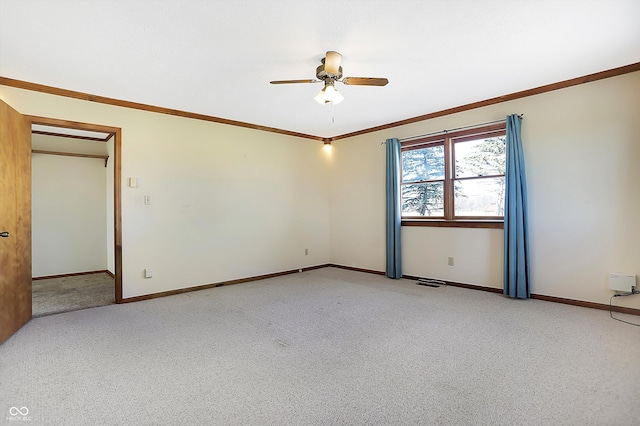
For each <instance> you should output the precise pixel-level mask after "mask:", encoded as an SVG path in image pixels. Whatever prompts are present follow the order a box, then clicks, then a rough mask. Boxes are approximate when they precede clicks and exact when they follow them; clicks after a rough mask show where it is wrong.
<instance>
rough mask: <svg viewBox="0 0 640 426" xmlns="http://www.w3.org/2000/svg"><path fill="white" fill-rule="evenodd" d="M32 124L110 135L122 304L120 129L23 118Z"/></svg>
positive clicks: (118, 292) (118, 300)
mask: <svg viewBox="0 0 640 426" xmlns="http://www.w3.org/2000/svg"><path fill="white" fill-rule="evenodd" d="M24 117H25V118H26V119H27V120H28V121H30V122H31V126H33V125H34V124H41V125H46V126H53V127H62V128H67V129H77V130H89V131H94V132H102V133H109V134H112V135H113V137H114V142H113V157H114V159H113V198H114V200H113V208H114V212H113V221H114V224H113V226H114V232H113V235H114V246H113V247H114V265H115V274H114V275H115V280H114V281H115V284H114V285H115V299H116V303H124V302H123V298H122V153H121V151H122V129H121V128H119V127H112V126H103V125H100V124H91V123H82V122H78V121H69V120H60V119H56V118H49V117H39V116H34V115H25V116H24Z"/></svg>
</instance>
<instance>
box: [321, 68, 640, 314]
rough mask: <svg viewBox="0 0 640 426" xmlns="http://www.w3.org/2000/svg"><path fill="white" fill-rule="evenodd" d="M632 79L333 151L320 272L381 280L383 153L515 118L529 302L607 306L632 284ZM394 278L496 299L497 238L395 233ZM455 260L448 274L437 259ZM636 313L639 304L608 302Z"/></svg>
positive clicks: (638, 145) (635, 190)
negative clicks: (525, 210)
mask: <svg viewBox="0 0 640 426" xmlns="http://www.w3.org/2000/svg"><path fill="white" fill-rule="evenodd" d="M639 94H640V73H639V72H635V73H632V74H626V75H623V76H619V77H614V78H610V79H606V80H600V81H597V82H592V83H588V84H583V85H579V86H574V87H570V88H566V89H561V90H557V91H553V92H548V93H545V94H541V95H536V96H531V97H528V98H523V99H519V100H515V101H510V102H504V103H500V104H497V105H492V106H488V107H483V108H478V109H474V110H470V111H466V112H462V113H458V114H452V115H449V116H445V117H440V118H436V119H432V120H428V121H423V122H420V123H415V124H411V125H406V126H402V127H397V128H393V129H388V130H384V131H380V132H376V133H370V134H366V135H361V136H357V137H353V138H349V139H346V140H338V141H335V142H333V146H334V155H335V164H334V166H333V170H332V175H331V176H332V183H331V186H332V190H331V261H332V262H333V263H337V264H342V265H348V266H358V267H362V268H369V269H375V270H380V271H383V270H384V268H385V256H384V245H385V243H384V238H385V233H384V214H385V213H384V212H385V207H384V186H385V182H384V157H385V150H384V146H382V145H381V144H380V143H381V141H384V140H385V139H386V138H390V137H399V138H403V137H408V136H414V135H419V134H424V133H429V132H435V131H441V130H444V129H451V128H455V127H460V126H466V125H473V124H478V123H484V122H488V121H494V120H499V119H502V118H504V117H505V116H506V115H508V114H512V113H523V114H525V119H524V122H523V128H522V135H523V144H524V151H525V161H526V171H527V179H528V186H529V208H530V210H529V211H530V223H529V226H530V231H531V251H532V256H531V262H532V271H531V278H532V292H533V293H537V294H543V295H549V296H556V297H563V298H570V299H576V300H583V301H590V302H596V303H608V302H609V297H610V296H611V295H612V294H613V293H612V292H611V291H610V290H609V289H608V273H609V272H626V273H631V274H636V275H640V244H639V242H640V226H638V218H639V217H640V167H639V166H638V163H640V139H638V135H639V134H640V120H639V119H638V117H640V95H639ZM402 238H403V240H402V250H403V272H404V273H405V274H409V275H416V276H422V277H432V278H440V279H445V280H452V281H458V282H463V283H470V284H476V285H481V286H487V287H495V288H502V262H503V261H502V256H503V248H502V247H503V246H502V244H503V243H502V230H491V229H459V228H418V227H403V228H402ZM449 256H451V257H454V258H455V266H453V267H452V266H448V265H447V258H448V257H449ZM616 303H619V304H620V305H623V306H630V307H635V308H639V307H640V296H633V297H629V298H618V299H616Z"/></svg>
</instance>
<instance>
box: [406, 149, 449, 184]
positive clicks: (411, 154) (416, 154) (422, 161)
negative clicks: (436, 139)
mask: <svg viewBox="0 0 640 426" xmlns="http://www.w3.org/2000/svg"><path fill="white" fill-rule="evenodd" d="M436 179H444V146H443V145H436V146H430V147H427V148H421V149H412V150H410V151H402V181H403V182H407V181H409V182H410V181H416V180H436Z"/></svg>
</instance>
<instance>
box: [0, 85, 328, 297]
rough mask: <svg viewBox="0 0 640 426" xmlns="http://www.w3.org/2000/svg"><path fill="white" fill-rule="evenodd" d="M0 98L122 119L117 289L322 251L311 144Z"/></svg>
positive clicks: (229, 274) (1, 91) (292, 263)
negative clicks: (132, 180)
mask: <svg viewBox="0 0 640 426" xmlns="http://www.w3.org/2000/svg"><path fill="white" fill-rule="evenodd" d="M0 98H2V99H3V100H4V101H5V102H7V103H8V104H9V105H11V106H12V107H13V108H15V109H16V110H18V111H19V112H21V113H23V114H29V115H37V116H45V117H51V118H58V119H66V120H74V121H79V122H87V123H94V124H102V125H107V126H114V127H120V128H122V177H123V182H122V246H123V250H122V257H123V265H122V266H123V296H124V297H134V296H139V295H144V294H149V293H156V292H162V291H168V290H174V289H179V288H186V287H192V286H197V285H203V284H209V283H216V282H220V281H225V280H232V279H239V278H245V277H252V276H256V275H261V274H268V273H274V272H279V271H285V270H291V269H297V268H300V267H305V266H312V265H318V264H325V263H327V262H328V261H329V198H328V190H329V188H328V185H327V184H326V181H325V178H326V176H327V166H328V163H329V162H330V161H331V156H330V155H328V153H326V152H325V151H324V150H323V149H322V142H319V141H311V140H307V139H301V138H295V137H290V136H283V135H278V134H274V133H265V132H260V131H257V130H251V129H245V128H239V127H233V126H227V125H222V124H217V123H210V122H204V121H198V120H192V119H187V118H182V117H174V116H168V115H163V114H156V113H150V112H144V111H138V110H132V109H127V108H121V107H114V106H110V105H103V104H97V103H92V102H86V101H80V100H76V99H69V98H64V97H59V96H53V95H47V94H42V93H37V92H30V91H26V90H21V89H15V88H11V87H4V86H0ZM129 177H137V178H139V179H140V181H141V186H140V187H139V188H136V189H134V188H129V187H128V186H127V185H126V182H127V178H129ZM144 195H150V196H151V197H152V204H151V205H149V206H146V205H144V202H143V200H144ZM103 228H104V227H103ZM103 228H102V229H103ZM305 248H306V249H308V250H309V254H308V255H307V256H305V254H304V249H305ZM144 268H151V269H152V270H153V274H154V276H153V278H151V279H144V278H143V270H144Z"/></svg>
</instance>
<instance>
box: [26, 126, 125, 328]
mask: <svg viewBox="0 0 640 426" xmlns="http://www.w3.org/2000/svg"><path fill="white" fill-rule="evenodd" d="M27 118H28V119H29V120H30V121H31V125H32V174H33V181H32V195H33V211H32V235H33V238H32V240H33V246H32V255H33V265H32V277H33V280H32V313H33V316H34V317H35V316H42V315H49V314H53V313H60V312H67V311H71V310H78V309H85V308H90V307H95V306H103V305H107V304H111V303H114V302H115V303H122V234H121V223H122V219H121V217H122V216H121V186H120V183H121V161H120V159H121V156H120V155H121V154H120V150H121V129H120V128H116V127H110V126H102V125H96V124H89V123H80V122H72V121H66V120H58V119H52V118H46V117H35V116H27ZM51 206H57V210H56V209H55V208H52V207H51Z"/></svg>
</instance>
